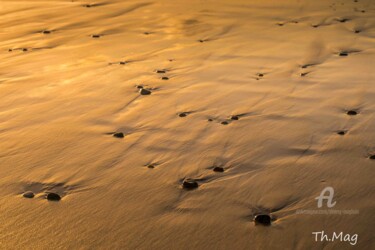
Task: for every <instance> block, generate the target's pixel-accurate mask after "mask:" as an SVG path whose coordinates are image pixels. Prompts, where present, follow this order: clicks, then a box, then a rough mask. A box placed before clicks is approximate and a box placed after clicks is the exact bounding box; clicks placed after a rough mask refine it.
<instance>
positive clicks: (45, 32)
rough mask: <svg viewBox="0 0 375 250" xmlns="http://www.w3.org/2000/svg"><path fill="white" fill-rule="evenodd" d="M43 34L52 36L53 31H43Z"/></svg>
mask: <svg viewBox="0 0 375 250" xmlns="http://www.w3.org/2000/svg"><path fill="white" fill-rule="evenodd" d="M42 33H43V34H45V35H47V34H51V31H50V30H43V31H42Z"/></svg>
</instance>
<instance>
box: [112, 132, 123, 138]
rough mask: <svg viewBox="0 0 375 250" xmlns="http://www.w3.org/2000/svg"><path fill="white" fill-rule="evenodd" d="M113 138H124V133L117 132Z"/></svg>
mask: <svg viewBox="0 0 375 250" xmlns="http://www.w3.org/2000/svg"><path fill="white" fill-rule="evenodd" d="M113 137H116V138H124V133H122V132H116V133H114V134H113Z"/></svg>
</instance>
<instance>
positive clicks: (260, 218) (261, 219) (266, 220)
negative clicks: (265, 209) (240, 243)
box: [254, 214, 271, 226]
mask: <svg viewBox="0 0 375 250" xmlns="http://www.w3.org/2000/svg"><path fill="white" fill-rule="evenodd" d="M254 222H255V225H263V226H270V225H271V216H270V215H268V214H258V215H255V217H254Z"/></svg>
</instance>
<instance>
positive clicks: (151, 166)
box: [147, 164, 155, 169]
mask: <svg viewBox="0 0 375 250" xmlns="http://www.w3.org/2000/svg"><path fill="white" fill-rule="evenodd" d="M147 167H148V168H150V169H153V168H155V166H154V165H152V164H150V165H147Z"/></svg>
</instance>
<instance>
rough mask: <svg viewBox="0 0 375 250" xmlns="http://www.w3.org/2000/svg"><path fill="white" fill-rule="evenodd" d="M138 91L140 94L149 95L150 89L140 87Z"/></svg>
mask: <svg viewBox="0 0 375 250" xmlns="http://www.w3.org/2000/svg"><path fill="white" fill-rule="evenodd" d="M139 93H140V94H141V95H151V91H150V90H148V89H145V88H141V89H139Z"/></svg>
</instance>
